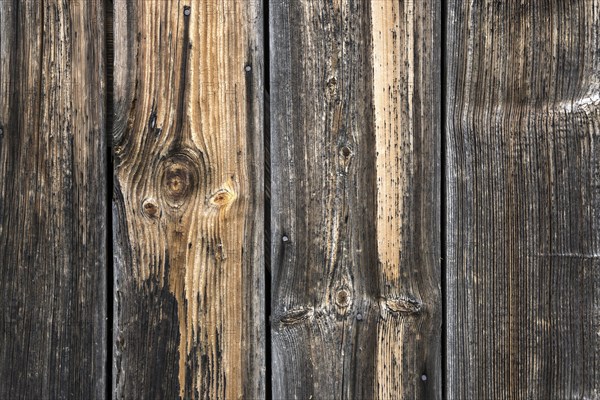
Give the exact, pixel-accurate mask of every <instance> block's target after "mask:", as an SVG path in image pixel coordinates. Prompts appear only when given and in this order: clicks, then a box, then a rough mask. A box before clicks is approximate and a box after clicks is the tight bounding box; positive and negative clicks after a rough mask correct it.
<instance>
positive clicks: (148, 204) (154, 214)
mask: <svg viewBox="0 0 600 400" xmlns="http://www.w3.org/2000/svg"><path fill="white" fill-rule="evenodd" d="M142 212H143V213H144V215H145V216H146V217H148V218H152V219H153V218H158V217H159V215H160V209H159V208H158V205H157V204H156V201H155V200H154V199H150V198H149V199H146V200H144V202H143V203H142Z"/></svg>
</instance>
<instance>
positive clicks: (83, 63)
mask: <svg viewBox="0 0 600 400" xmlns="http://www.w3.org/2000/svg"><path fill="white" fill-rule="evenodd" d="M103 18H104V15H103V2H102V1H96V0H89V1H85V2H81V1H79V2H77V1H71V2H63V1H55V0H39V1H26V0H23V1H21V0H14V1H6V0H5V1H0V398H2V399H103V398H104V395H105V383H106V379H105V372H106V366H105V363H106V329H105V328H106V321H105V317H106V297H105V296H106V279H105V273H106V272H105V268H106V254H105V252H106V250H105V241H106V236H105V235H106V229H105V215H106V212H105V207H106V188H105V184H106V174H105V172H106V165H105V161H106V160H105V154H106V151H105V132H104V128H105V116H104V104H105V81H104V74H105V71H104V33H103Z"/></svg>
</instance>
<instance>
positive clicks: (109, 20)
mask: <svg viewBox="0 0 600 400" xmlns="http://www.w3.org/2000/svg"><path fill="white" fill-rule="evenodd" d="M113 21H114V19H113V0H104V41H105V50H104V51H105V52H104V56H105V57H106V60H105V61H106V62H105V64H104V65H105V66H106V67H105V68H106V71H105V73H106V76H105V78H106V110H105V112H106V119H105V121H106V137H105V144H104V145H105V157H106V161H105V163H106V216H105V219H106V230H105V232H106V233H105V235H106V247H105V248H106V371H105V372H104V373H105V374H106V388H105V390H106V394H105V398H106V400H112V399H113V390H112V389H113V373H112V371H113V326H114V309H113V307H114V276H115V274H114V263H113V261H114V258H113V224H112V221H113V220H112V201H113V189H114V163H113V156H112V147H113V146H112V142H113V139H112V138H113V119H114V101H113V93H114V78H113V72H114V30H113Z"/></svg>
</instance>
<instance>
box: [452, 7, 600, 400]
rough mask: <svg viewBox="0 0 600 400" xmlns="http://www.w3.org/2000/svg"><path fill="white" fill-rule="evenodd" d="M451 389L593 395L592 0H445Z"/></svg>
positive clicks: (596, 56) (598, 322) (596, 19)
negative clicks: (446, 12) (446, 28)
mask: <svg viewBox="0 0 600 400" xmlns="http://www.w3.org/2000/svg"><path fill="white" fill-rule="evenodd" d="M447 21H448V31H447V32H448V47H447V49H448V51H447V54H448V75H447V91H448V97H447V99H448V101H447V121H446V123H447V130H448V142H447V149H446V151H447V157H448V163H447V168H448V171H447V172H448V173H447V179H448V181H447V182H448V207H447V215H448V229H447V233H448V236H447V240H448V260H447V262H448V270H447V288H448V293H447V294H448V295H447V300H448V306H447V321H448V340H447V354H448V361H447V365H446V370H447V377H448V398H450V399H466V398H472V399H506V398H511V399H592V398H594V399H595V398H598V396H600V392H599V390H600V369H599V368H598V365H599V363H600V292H599V291H600V236H599V234H600V229H599V228H600V225H599V224H600V147H599V144H600V136H599V133H600V132H599V129H600V2H599V1H598V0H578V1H561V0H546V1H542V0H534V1H526V2H514V1H496V0H494V1H492V0H489V1H484V0H481V1H460V0H453V1H450V2H449V11H448V18H447Z"/></svg>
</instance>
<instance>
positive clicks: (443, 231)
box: [439, 0, 448, 399]
mask: <svg viewBox="0 0 600 400" xmlns="http://www.w3.org/2000/svg"><path fill="white" fill-rule="evenodd" d="M440 3H441V4H440V7H441V10H440V18H441V21H440V22H441V23H440V25H441V27H440V79H439V82H440V114H439V115H440V136H441V137H440V159H441V160H440V164H441V165H440V171H441V172H440V175H441V176H440V208H441V210H440V256H441V260H440V280H441V296H442V326H441V346H440V351H441V353H442V354H441V361H442V366H441V372H442V398H443V399H447V398H448V392H447V382H446V350H447V346H446V340H447V333H446V331H447V329H448V324H447V318H446V311H447V306H448V304H447V299H446V294H447V293H448V292H447V286H446V285H447V281H446V265H447V246H446V240H447V239H446V238H447V228H446V216H447V210H446V207H447V204H446V200H447V187H446V173H447V169H446V160H447V157H446V104H447V95H446V74H447V69H446V60H447V51H448V49H447V47H448V44H447V41H446V28H447V16H448V15H447V14H448V13H447V11H448V10H447V8H448V1H446V0H442V1H441V2H440Z"/></svg>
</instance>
